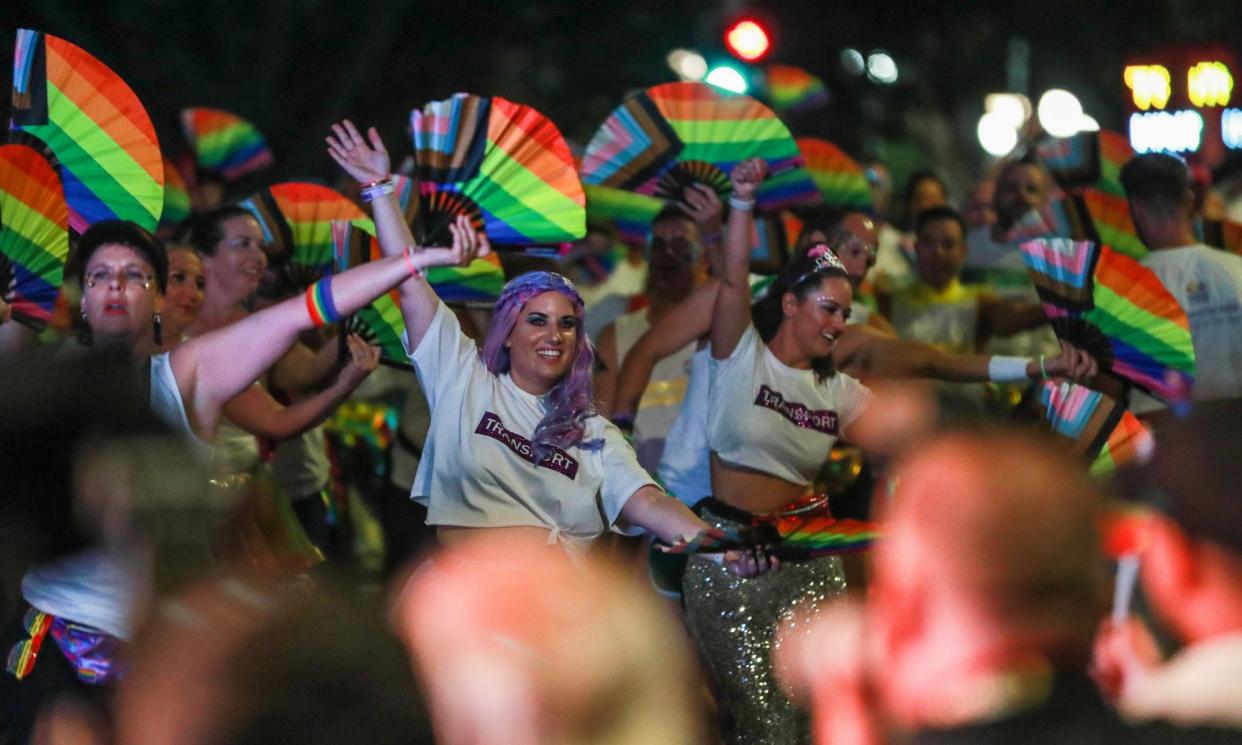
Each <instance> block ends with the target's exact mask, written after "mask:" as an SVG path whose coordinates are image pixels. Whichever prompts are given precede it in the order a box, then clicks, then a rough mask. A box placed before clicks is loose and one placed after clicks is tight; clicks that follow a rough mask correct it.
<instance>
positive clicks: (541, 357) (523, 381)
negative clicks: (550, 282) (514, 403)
mask: <svg viewBox="0 0 1242 745" xmlns="http://www.w3.org/2000/svg"><path fill="white" fill-rule="evenodd" d="M581 333H582V329H580V328H579V327H578V318H577V316H576V315H575V314H574V306H573V303H571V302H570V301H569V298H568V297H566V296H565V295H562V294H561V293H559V292H552V291H548V292H544V293H542V294H539V295H536V296H535V297H533V298H531V299H530V300H528V301H526V304H525V305H523V306H522V308H521V310H519V311H518V315H517V320H516V322H515V323H514V324H513V330H512V331H510V332H509V336H508V337H507V338H506V339H505V348H506V349H508V350H509V374H510V375H512V376H513V381H514V382H515V383H517V385H518V387H519V388H521V389H522V390H524V391H527V392H528V393H534V394H536V395H543V394H544V393H547V392H548V391H549V390H551V389H552V387H553V386H555V385H556V384H557V383H558V382H559V381H560V379H561V378H562V377H564V375H565V374H566V373H567V372H569V369H570V367H572V366H573V363H574V358H575V356H576V354H577V349H578V335H579V334H581Z"/></svg>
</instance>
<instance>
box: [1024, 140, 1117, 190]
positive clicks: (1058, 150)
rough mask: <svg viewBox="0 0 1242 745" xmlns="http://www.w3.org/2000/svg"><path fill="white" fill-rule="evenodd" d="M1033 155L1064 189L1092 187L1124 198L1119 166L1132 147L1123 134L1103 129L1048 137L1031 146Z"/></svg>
mask: <svg viewBox="0 0 1242 745" xmlns="http://www.w3.org/2000/svg"><path fill="white" fill-rule="evenodd" d="M1035 153H1036V157H1038V158H1039V160H1040V162H1041V163H1043V164H1044V166H1045V167H1046V168H1047V169H1048V171H1049V173H1051V174H1052V175H1053V176H1054V177H1055V178H1056V180H1057V182H1058V183H1059V184H1060V185H1061V186H1062V187H1064V188H1066V189H1079V188H1093V189H1098V190H1100V191H1102V192H1104V193H1105V194H1110V195H1112V196H1114V197H1121V198H1122V199H1124V198H1125V196H1126V192H1125V189H1123V188H1122V186H1121V167H1122V166H1123V165H1125V164H1126V161H1128V160H1129V159H1130V158H1131V157H1133V156H1134V151H1133V150H1132V149H1131V148H1130V142H1129V140H1127V139H1126V137H1125V136H1124V135H1121V134H1118V133H1116V132H1109V131H1107V130H1100V131H1098V132H1079V133H1078V134H1075V135H1071V136H1069V137H1059V138H1051V139H1047V140H1044V141H1043V142H1041V143H1040V144H1039V145H1038V146H1037V147H1036V149H1035Z"/></svg>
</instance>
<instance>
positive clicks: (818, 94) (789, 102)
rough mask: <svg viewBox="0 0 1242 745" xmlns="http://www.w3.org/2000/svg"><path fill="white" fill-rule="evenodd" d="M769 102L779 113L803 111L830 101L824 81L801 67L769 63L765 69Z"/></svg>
mask: <svg viewBox="0 0 1242 745" xmlns="http://www.w3.org/2000/svg"><path fill="white" fill-rule="evenodd" d="M764 88H765V92H766V94H767V100H768V103H770V104H772V108H773V109H775V110H776V111H777V112H779V113H782V114H784V113H786V112H789V113H795V114H796V113H802V112H806V111H811V110H812V109H817V108H819V107H821V106H824V105H826V104H827V103H828V88H827V87H825V86H824V81H823V80H820V79H819V78H817V77H815V76H814V75H812V74H811V73H809V72H807V71H806V70H803V69H802V68H801V67H792V66H790V65H769V66H768V67H767V69H766V70H764Z"/></svg>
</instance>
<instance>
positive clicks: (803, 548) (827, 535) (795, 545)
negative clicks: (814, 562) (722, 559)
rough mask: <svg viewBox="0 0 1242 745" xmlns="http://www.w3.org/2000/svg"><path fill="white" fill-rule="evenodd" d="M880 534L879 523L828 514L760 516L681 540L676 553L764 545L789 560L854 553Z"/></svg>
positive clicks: (865, 546)
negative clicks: (743, 525)
mask: <svg viewBox="0 0 1242 745" xmlns="http://www.w3.org/2000/svg"><path fill="white" fill-rule="evenodd" d="M879 536H880V530H879V526H878V525H877V524H876V523H873V522H869V521H865V520H837V519H834V518H831V517H828V516H826V515H823V514H822V513H820V514H813V515H810V516H804V515H791V516H788V517H782V518H778V519H775V520H771V519H764V518H756V521H755V523H754V524H753V525H751V526H749V527H747V528H744V529H742V530H741V531H714V532H712V533H705V534H700V535H698V536H696V537H695V538H693V539H691V540H689V541H681V542H678V543H675V544H673V545H672V546H671V547H670V548H669V553H672V554H702V553H720V552H723V551H730V550H733V549H739V548H762V549H764V550H766V551H768V552H770V553H772V554H775V555H776V556H777V557H779V558H781V559H786V560H803V559H811V558H815V557H818V556H832V555H836V554H846V553H852V552H854V551H862V550H865V549H867V548H870V546H871V544H872V543H873V542H875V540H876V539H877V538H879Z"/></svg>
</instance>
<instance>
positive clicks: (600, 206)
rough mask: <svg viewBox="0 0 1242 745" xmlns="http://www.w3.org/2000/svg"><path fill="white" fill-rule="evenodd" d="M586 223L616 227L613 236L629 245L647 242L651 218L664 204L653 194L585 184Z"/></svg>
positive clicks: (640, 244)
mask: <svg viewBox="0 0 1242 745" xmlns="http://www.w3.org/2000/svg"><path fill="white" fill-rule="evenodd" d="M583 188H584V189H585V191H586V214H587V225H590V226H598V227H607V226H611V227H613V228H616V231H617V237H618V238H620V239H621V240H622V241H623V242H625V243H627V244H630V245H633V246H645V245H647V234H648V233H650V232H651V221H652V220H654V219H655V216H656V215H657V214H659V213H660V210H661V209H663V208H664V203H663V202H661V201H660V200H659V199H656V198H655V197H649V196H646V195H645V194H635V193H634V192H631V191H622V190H621V189H613V188H611V187H608V186H597V185H594V184H585V185H584V186H583Z"/></svg>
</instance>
